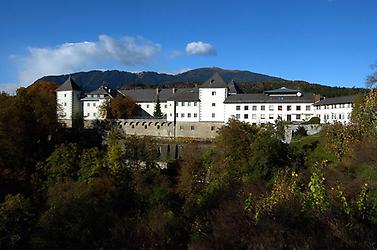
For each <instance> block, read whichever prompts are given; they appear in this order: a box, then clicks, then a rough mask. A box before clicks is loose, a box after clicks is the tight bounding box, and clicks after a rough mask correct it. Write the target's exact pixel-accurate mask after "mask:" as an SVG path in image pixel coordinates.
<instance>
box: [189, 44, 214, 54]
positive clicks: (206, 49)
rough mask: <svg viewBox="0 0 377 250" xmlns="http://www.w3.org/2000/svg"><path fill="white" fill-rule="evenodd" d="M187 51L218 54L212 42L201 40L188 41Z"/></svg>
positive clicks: (190, 52)
mask: <svg viewBox="0 0 377 250" xmlns="http://www.w3.org/2000/svg"><path fill="white" fill-rule="evenodd" d="M186 53H187V54H189V55H198V56H215V55H216V54H217V52H216V49H215V47H213V46H212V44H210V43H204V42H201V41H197V42H191V43H188V44H187V45H186Z"/></svg>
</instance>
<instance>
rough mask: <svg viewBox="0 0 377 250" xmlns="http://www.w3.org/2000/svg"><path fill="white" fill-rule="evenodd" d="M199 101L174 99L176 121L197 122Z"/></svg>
mask: <svg viewBox="0 0 377 250" xmlns="http://www.w3.org/2000/svg"><path fill="white" fill-rule="evenodd" d="M199 107H200V102H199V101H176V102H175V120H176V121H178V122H198V121H200V119H199V117H200V110H199Z"/></svg>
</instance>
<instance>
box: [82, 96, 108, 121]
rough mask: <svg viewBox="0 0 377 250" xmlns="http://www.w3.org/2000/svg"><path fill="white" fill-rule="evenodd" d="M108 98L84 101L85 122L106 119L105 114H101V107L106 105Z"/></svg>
mask: <svg viewBox="0 0 377 250" xmlns="http://www.w3.org/2000/svg"><path fill="white" fill-rule="evenodd" d="M107 100H108V99H107V98H104V97H103V98H98V99H95V98H93V99H88V98H86V99H83V100H82V105H83V115H84V120H96V119H105V114H101V111H100V110H101V107H102V106H103V105H104V104H105V103H106V101H107Z"/></svg>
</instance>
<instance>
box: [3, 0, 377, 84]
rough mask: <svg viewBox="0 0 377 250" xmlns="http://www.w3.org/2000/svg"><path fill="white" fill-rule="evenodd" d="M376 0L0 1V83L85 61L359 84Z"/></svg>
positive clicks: (82, 66) (371, 57) (368, 55)
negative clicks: (224, 71)
mask: <svg viewBox="0 0 377 250" xmlns="http://www.w3.org/2000/svg"><path fill="white" fill-rule="evenodd" d="M376 10H377V1H375V0H364V1H361V0H296V1H293V0H286V1H281V0H264V1H261V0H259V1H253V0H250V1H237V0H233V1H219V0H217V1H169V0H166V1H145V0H138V1H124V0H123V1H120V0H119V1H110V0H109V1H102V0H101V1H100V0H91V1H71V0H65V1H61V0H60V1H54V0H49V1H44V0H40V1H37V0H34V1H31V0H29V1H21V0H12V1H10V0H5V1H2V2H1V5H0V41H1V43H0V90H1V89H12V88H14V87H15V86H20V85H22V86H25V85H28V84H30V83H31V82H32V81H34V80H36V79H37V78H39V77H41V76H43V75H47V74H62V73H70V72H76V71H86V70H91V69H118V70H127V71H143V70H153V71H158V72H168V73H178V72H181V71H184V70H187V69H194V68H198V67H212V66H217V67H222V68H226V69H241V70H250V71H253V72H259V73H264V74H269V75H273V76H279V77H283V78H286V79H292V80H295V79H300V80H307V81H309V82H314V83H321V84H326V85H332V86H335V85H336V86H362V87H364V86H365V85H364V82H365V77H366V75H368V74H371V73H372V72H373V70H372V69H371V67H370V65H371V64H373V63H375V62H376V61H377V15H376Z"/></svg>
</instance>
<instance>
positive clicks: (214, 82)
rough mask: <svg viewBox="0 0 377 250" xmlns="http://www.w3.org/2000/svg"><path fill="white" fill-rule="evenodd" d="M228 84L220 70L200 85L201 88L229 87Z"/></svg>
mask: <svg viewBox="0 0 377 250" xmlns="http://www.w3.org/2000/svg"><path fill="white" fill-rule="evenodd" d="M227 87H228V85H227V84H226V82H225V81H224V79H223V78H222V77H221V76H220V74H219V73H218V72H216V73H215V74H213V76H212V77H211V78H209V79H208V80H207V81H206V82H204V83H203V84H202V85H200V86H199V88H227Z"/></svg>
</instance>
